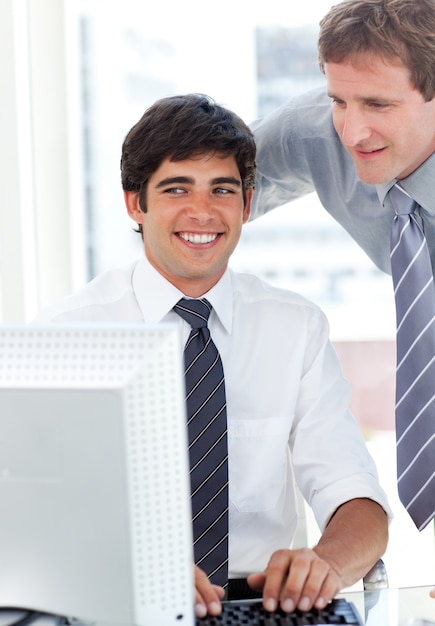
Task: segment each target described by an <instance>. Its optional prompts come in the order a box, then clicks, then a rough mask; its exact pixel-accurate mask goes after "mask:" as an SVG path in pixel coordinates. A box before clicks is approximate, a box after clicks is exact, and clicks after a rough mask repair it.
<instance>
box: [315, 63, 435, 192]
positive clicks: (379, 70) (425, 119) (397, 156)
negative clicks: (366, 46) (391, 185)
mask: <svg viewBox="0 0 435 626" xmlns="http://www.w3.org/2000/svg"><path fill="white" fill-rule="evenodd" d="M325 75H326V79H327V89H328V95H329V96H330V98H332V101H333V104H332V115H333V122H334V127H335V129H336V131H337V133H338V135H339V136H340V139H341V141H342V143H343V145H344V146H345V148H346V149H347V150H348V152H349V153H350V155H351V157H352V159H353V162H354V163H355V167H356V171H357V174H358V177H359V178H360V179H361V180H362V181H364V182H365V183H368V184H371V185H376V184H381V183H386V182H389V181H390V180H393V179H395V178H398V179H401V178H406V176H409V174H411V173H412V172H413V171H414V170H416V169H417V168H418V167H419V166H420V165H421V164H422V163H423V162H424V161H425V160H426V159H427V158H428V157H429V156H430V155H431V154H432V153H433V152H434V151H435V99H432V100H431V101H429V102H426V101H425V100H424V98H423V95H422V94H421V93H420V92H419V91H417V90H416V89H415V87H413V85H412V83H411V81H410V75H409V70H408V69H407V68H406V67H404V65H403V64H402V63H401V62H400V61H399V60H397V63H393V62H392V61H389V62H388V61H385V60H383V59H382V58H381V57H379V56H374V55H371V54H366V55H360V56H358V58H357V59H347V60H346V61H343V62H341V63H326V64H325Z"/></svg>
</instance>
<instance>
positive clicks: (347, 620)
mask: <svg viewBox="0 0 435 626" xmlns="http://www.w3.org/2000/svg"><path fill="white" fill-rule="evenodd" d="M329 624H331V625H332V624H341V625H347V626H363V623H362V621H361V618H360V617H359V615H358V613H357V611H356V609H355V607H354V605H353V604H352V603H350V602H347V601H346V600H344V599H339V600H333V601H332V602H331V603H330V604H328V606H327V607H326V608H325V609H323V610H318V609H312V610H311V611H304V612H302V611H298V610H296V611H294V612H293V613H284V612H283V611H281V610H280V609H278V610H277V611H273V612H272V613H269V612H268V611H265V610H264V609H263V605H262V603H261V601H258V600H256V601H237V602H224V603H223V608H222V614H221V615H219V616H217V617H212V616H206V617H204V618H200V619H198V618H197V620H196V626H328V625H329Z"/></svg>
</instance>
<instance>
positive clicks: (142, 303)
mask: <svg viewBox="0 0 435 626" xmlns="http://www.w3.org/2000/svg"><path fill="white" fill-rule="evenodd" d="M132 287H133V292H134V295H135V297H136V300H137V303H138V305H139V308H140V310H141V312H142V315H143V319H144V321H145V322H147V323H158V322H161V321H162V320H163V319H164V318H165V317H166V316H167V315H168V314H170V313H172V308H173V307H174V305H175V304H176V303H177V302H178V300H179V299H180V298H183V297H185V296H184V294H183V293H182V292H181V291H180V290H179V289H177V287H175V286H174V285H173V284H172V283H170V282H169V281H168V280H166V278H164V276H162V275H161V274H160V273H159V272H158V271H157V270H156V269H155V268H154V267H153V266H152V265H151V264H150V263H149V262H148V260H147V259H146V257H142V258H141V259H140V261H138V263H137V264H136V267H135V268H134V271H133V275H132ZM151 294H158V297H155V296H153V297H151ZM201 297H204V298H207V300H208V301H209V302H210V304H211V305H212V306H213V311H214V313H215V314H216V316H217V318H218V320H219V322H220V323H221V324H222V326H223V327H224V328H225V330H226V331H227V332H228V333H231V330H232V322H233V297H232V284H231V271H230V270H228V269H227V270H226V272H225V273H224V275H223V276H222V278H221V279H220V280H219V281H218V282H217V283H216V285H214V287H212V288H211V289H210V291H208V292H207V293H205V294H204V295H203V296H201ZM174 315H177V314H176V313H174ZM212 315H213V313H212ZM177 318H178V316H177Z"/></svg>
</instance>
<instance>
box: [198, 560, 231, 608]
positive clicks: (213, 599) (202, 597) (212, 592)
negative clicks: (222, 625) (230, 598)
mask: <svg viewBox="0 0 435 626" xmlns="http://www.w3.org/2000/svg"><path fill="white" fill-rule="evenodd" d="M194 575H195V615H196V617H205V615H207V614H208V615H220V613H221V611H222V604H221V601H222V600H223V599H224V597H225V591H224V589H223V587H219V586H218V585H212V583H211V582H210V580H209V579H208V577H207V574H206V573H205V572H203V571H202V569H200V568H199V567H198V566H197V565H195V566H194Z"/></svg>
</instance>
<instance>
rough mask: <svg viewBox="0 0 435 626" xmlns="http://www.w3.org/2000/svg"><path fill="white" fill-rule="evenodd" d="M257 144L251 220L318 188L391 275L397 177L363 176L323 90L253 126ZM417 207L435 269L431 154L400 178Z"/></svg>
mask: <svg viewBox="0 0 435 626" xmlns="http://www.w3.org/2000/svg"><path fill="white" fill-rule="evenodd" d="M251 128H252V130H253V131H254V133H255V137H256V142H257V149H258V155H257V164H258V176H257V182H256V190H255V193H254V202H253V207H252V216H251V219H255V218H256V217H259V216H260V215H264V214H265V213H267V212H268V211H270V210H272V209H274V208H276V207H278V206H281V205H283V204H286V203H287V202H291V201H292V200H295V199H296V198H299V197H301V196H303V195H306V194H308V193H311V192H313V191H316V192H317V194H318V196H319V199H320V201H321V203H322V204H323V206H324V207H325V209H326V210H327V211H328V212H329V213H330V214H331V215H332V217H334V219H336V220H337V222H339V223H340V224H341V225H342V226H343V227H344V228H345V229H346V230H347V231H348V232H349V234H350V235H351V236H352V237H353V239H355V241H356V242H357V243H358V244H359V245H360V246H361V248H363V250H365V252H366V253H367V254H368V256H369V257H370V258H371V259H372V260H373V262H374V263H375V264H376V265H377V266H378V267H379V268H380V269H381V270H383V271H384V272H387V273H391V264H390V232H391V223H392V220H393V217H394V210H393V208H392V206H391V204H390V202H389V199H388V197H387V198H386V194H387V192H388V190H389V189H390V187H392V185H393V184H394V183H395V182H396V181H395V180H393V181H390V182H388V183H387V184H384V185H378V186H372V185H367V184H365V183H363V182H362V181H360V180H359V179H358V177H357V175H356V171H355V167H354V165H353V161H352V159H351V157H350V155H349V153H348V152H347V150H346V149H345V148H344V146H343V144H342V143H341V141H340V138H339V137H338V134H337V133H336V131H335V129H334V127H333V124H332V114H331V99H330V98H329V97H328V96H327V95H326V92H325V88H324V87H321V88H318V89H315V90H312V91H309V92H307V93H304V94H302V95H299V96H296V97H295V98H292V99H290V100H288V101H287V102H286V103H285V104H284V105H283V106H281V107H280V108H278V109H276V111H273V112H272V113H271V114H269V115H268V116H267V117H265V118H264V119H261V120H257V121H255V122H253V123H252V124H251ZM401 184H402V186H403V188H404V189H405V190H406V191H407V192H408V194H409V195H410V196H411V197H412V198H414V200H415V201H416V202H417V203H418V204H419V205H420V207H419V208H418V209H417V215H419V216H420V219H421V222H422V224H423V228H424V231H425V235H426V239H427V241H428V245H429V249H430V251H431V258H432V265H433V266H435V155H432V156H431V157H430V158H429V159H427V161H425V162H424V163H423V164H422V165H421V166H420V167H419V168H418V169H417V170H416V171H415V172H413V173H412V174H411V175H410V176H408V177H407V178H406V179H403V180H402V181H401Z"/></svg>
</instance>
